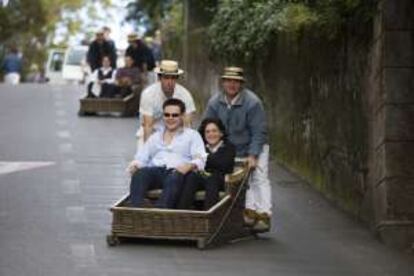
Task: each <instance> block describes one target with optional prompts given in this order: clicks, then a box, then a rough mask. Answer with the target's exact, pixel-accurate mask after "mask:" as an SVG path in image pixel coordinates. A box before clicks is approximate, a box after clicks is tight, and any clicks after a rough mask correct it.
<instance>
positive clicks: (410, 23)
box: [382, 0, 414, 30]
mask: <svg viewBox="0 0 414 276" xmlns="http://www.w3.org/2000/svg"><path fill="white" fill-rule="evenodd" d="M382 2H383V3H382V13H383V16H384V27H385V28H386V29H387V30H395V29H414V20H413V17H414V1H413V0H398V1H395V0H386V1H382Z"/></svg>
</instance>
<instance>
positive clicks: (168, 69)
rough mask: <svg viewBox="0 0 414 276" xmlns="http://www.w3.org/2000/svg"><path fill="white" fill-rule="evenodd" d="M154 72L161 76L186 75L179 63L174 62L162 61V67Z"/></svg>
mask: <svg viewBox="0 0 414 276" xmlns="http://www.w3.org/2000/svg"><path fill="white" fill-rule="evenodd" d="M154 72H155V73H157V74H160V75H172V76H178V75H181V74H182V73H184V71H183V70H181V69H180V68H178V63H177V62H176V61H174V60H161V64H160V66H159V67H157V68H155V69H154Z"/></svg>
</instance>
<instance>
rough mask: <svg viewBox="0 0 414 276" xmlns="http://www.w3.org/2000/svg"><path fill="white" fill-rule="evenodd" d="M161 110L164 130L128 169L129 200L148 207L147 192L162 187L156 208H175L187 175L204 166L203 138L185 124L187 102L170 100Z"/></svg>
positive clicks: (157, 134)
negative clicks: (130, 177) (130, 176)
mask: <svg viewBox="0 0 414 276" xmlns="http://www.w3.org/2000/svg"><path fill="white" fill-rule="evenodd" d="M162 111H163V114H162V116H163V121H164V127H163V129H160V130H158V131H157V132H155V133H154V134H152V135H151V137H150V138H149V139H148V141H147V142H146V143H145V145H144V146H143V147H142V149H141V150H139V151H137V153H136V155H135V158H134V160H133V161H132V162H131V163H130V164H129V166H128V168H127V170H128V172H129V173H130V174H131V175H132V179H131V185H130V201H131V204H132V206H134V207H145V195H146V192H147V191H148V190H149V189H160V188H161V189H162V193H161V195H160V198H159V199H158V200H157V202H156V204H155V207H158V208H175V207H176V204H177V200H178V197H179V195H180V192H181V187H182V185H183V182H184V178H185V176H186V175H187V174H188V173H190V172H192V171H197V170H203V169H204V165H205V160H206V155H207V154H206V152H205V149H204V143H203V139H202V138H201V136H200V134H199V133H198V132H197V131H195V130H193V129H191V128H187V127H185V126H184V116H185V105H184V103H183V102H182V101H181V100H179V99H168V100H166V101H165V102H164V104H163V106H162Z"/></svg>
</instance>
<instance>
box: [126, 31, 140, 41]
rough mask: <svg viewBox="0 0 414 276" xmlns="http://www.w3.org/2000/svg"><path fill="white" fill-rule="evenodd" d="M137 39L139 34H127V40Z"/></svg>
mask: <svg viewBox="0 0 414 276" xmlns="http://www.w3.org/2000/svg"><path fill="white" fill-rule="evenodd" d="M138 39H139V36H138V35H137V34H136V33H132V34H129V35H128V42H134V41H136V40H138Z"/></svg>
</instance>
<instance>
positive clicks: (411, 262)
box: [264, 161, 414, 275]
mask: <svg viewBox="0 0 414 276" xmlns="http://www.w3.org/2000/svg"><path fill="white" fill-rule="evenodd" d="M270 174H271V175H270V178H271V183H272V187H273V204H274V205H273V221H272V223H273V224H272V226H273V229H272V232H271V234H270V235H269V236H270V238H271V240H273V242H275V243H277V247H276V248H277V250H278V251H279V252H280V253H282V252H283V254H289V255H293V256H295V259H291V260H290V262H293V263H296V265H297V266H296V267H297V268H298V267H301V268H298V270H296V271H297V272H298V274H297V275H310V274H312V275H317V274H319V275H322V274H324V275H414V256H412V255H409V254H406V253H401V252H397V251H395V250H393V249H390V248H387V247H386V246H385V245H383V244H382V243H381V242H380V241H378V240H376V239H375V238H374V235H373V233H371V232H370V231H369V230H368V229H367V228H366V227H365V226H363V225H361V224H360V223H359V222H357V221H356V220H353V219H352V217H351V216H350V215H348V214H346V213H344V212H343V211H341V210H338V209H337V208H335V207H334V206H333V204H331V203H329V202H328V201H327V200H326V199H325V198H323V196H322V195H321V194H319V193H318V192H316V191H315V190H313V188H312V187H311V186H309V184H307V183H306V182H305V181H303V180H301V179H300V178H299V177H298V176H296V175H294V174H293V173H292V172H289V171H288V170H287V169H285V168H283V167H282V166H280V165H278V164H277V163H276V162H274V161H273V162H271V172H270ZM265 248H266V246H265V247H264V250H266V249H265ZM269 253H270V252H269ZM275 253H276V252H274V251H273V252H272V253H271V254H273V255H274V254H275ZM276 254H277V253H276ZM290 264H291V265H292V263H290ZM279 265H280V264H279ZM279 267H280V268H281V267H283V264H282V266H279ZM288 267H289V266H287V267H286V268H287V269H288ZM290 269H292V267H290ZM286 272H287V271H286ZM289 272H292V271H291V270H290V271H289ZM287 274H289V273H287ZM282 275H283V274H282Z"/></svg>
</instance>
